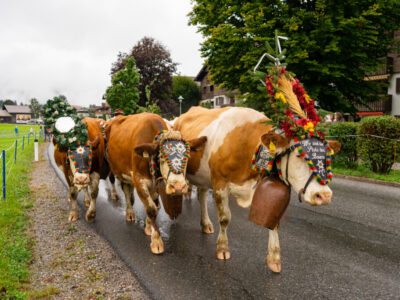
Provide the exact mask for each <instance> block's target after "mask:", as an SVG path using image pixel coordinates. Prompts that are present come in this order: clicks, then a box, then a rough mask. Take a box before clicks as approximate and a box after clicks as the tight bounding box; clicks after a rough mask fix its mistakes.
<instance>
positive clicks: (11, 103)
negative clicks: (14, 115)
mask: <svg viewBox="0 0 400 300" xmlns="http://www.w3.org/2000/svg"><path fill="white" fill-rule="evenodd" d="M0 103H1V106H3V105H17V101H15V100H10V99H6V100H0Z"/></svg>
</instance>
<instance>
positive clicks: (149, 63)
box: [111, 37, 177, 112]
mask: <svg viewBox="0 0 400 300" xmlns="http://www.w3.org/2000/svg"><path fill="white" fill-rule="evenodd" d="M130 57H133V58H134V59H135V61H136V66H137V69H138V70H139V72H140V83H139V91H140V100H139V105H141V106H145V105H146V102H147V98H146V86H149V88H150V90H151V95H152V98H151V99H150V103H155V102H156V101H157V100H158V103H159V105H160V107H161V108H164V107H165V108H164V109H163V112H166V110H168V109H169V105H168V104H169V102H168V101H166V103H165V104H162V102H164V101H165V100H168V99H169V96H170V94H171V88H172V74H173V73H174V72H175V71H176V65H177V64H176V63H174V62H173V61H172V59H171V55H170V53H169V51H168V50H167V49H166V48H165V46H164V45H162V44H161V43H160V42H159V41H156V40H155V39H154V38H151V37H144V38H142V39H141V40H140V41H139V42H138V43H137V44H136V45H135V46H134V47H133V48H132V50H131V51H130V52H129V53H122V52H120V53H119V54H118V59H117V61H116V62H115V63H113V65H112V68H111V74H116V73H117V72H119V71H120V70H122V69H124V68H125V65H126V63H127V61H128V59H129V58H130Z"/></svg>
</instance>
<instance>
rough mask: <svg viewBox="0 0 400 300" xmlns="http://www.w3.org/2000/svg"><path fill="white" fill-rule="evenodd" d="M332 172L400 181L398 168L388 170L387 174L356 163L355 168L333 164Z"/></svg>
mask: <svg viewBox="0 0 400 300" xmlns="http://www.w3.org/2000/svg"><path fill="white" fill-rule="evenodd" d="M332 172H333V174H342V175H351V176H358V177H366V178H371V179H378V180H383V181H390V182H399V183H400V170H395V171H393V170H392V171H390V173H389V174H378V173H374V172H372V171H371V170H369V169H368V168H367V167H365V166H363V165H357V167H356V168H354V169H351V168H348V167H343V166H335V165H334V164H333V168H332Z"/></svg>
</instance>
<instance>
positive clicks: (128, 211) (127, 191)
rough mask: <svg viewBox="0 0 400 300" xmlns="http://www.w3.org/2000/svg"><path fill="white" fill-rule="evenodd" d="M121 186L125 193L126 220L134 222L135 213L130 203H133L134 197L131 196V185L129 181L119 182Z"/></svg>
mask: <svg viewBox="0 0 400 300" xmlns="http://www.w3.org/2000/svg"><path fill="white" fill-rule="evenodd" d="M121 188H122V191H123V192H124V195H125V202H126V221H127V222H134V221H135V213H134V212H133V208H132V205H133V203H134V200H135V198H133V186H132V185H131V184H129V183H123V182H121Z"/></svg>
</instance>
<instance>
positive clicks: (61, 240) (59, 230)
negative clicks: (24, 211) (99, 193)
mask: <svg viewBox="0 0 400 300" xmlns="http://www.w3.org/2000/svg"><path fill="white" fill-rule="evenodd" d="M41 150H42V151H40V152H41V153H44V155H41V158H40V161H39V162H37V163H35V168H34V170H33V172H32V173H31V182H30V188H31V190H32V197H33V200H34V207H33V208H32V210H31V211H30V217H31V224H32V225H31V235H32V238H33V241H34V246H33V262H32V266H31V282H30V284H29V285H30V286H29V287H28V288H29V289H30V290H31V295H32V298H40V297H45V298H51V299H149V297H148V296H147V293H146V291H145V290H144V288H143V287H142V286H141V285H140V283H139V282H138V280H137V278H135V277H134V275H133V274H132V273H131V272H130V271H129V269H128V267H127V266H126V265H125V264H124V263H123V262H122V261H121V260H120V258H119V257H118V255H117V254H116V253H115V251H114V250H113V249H112V247H111V246H110V245H109V244H108V242H107V241H105V240H104V239H103V238H102V237H100V236H99V235H97V234H96V232H94V231H93V230H92V229H90V228H89V227H88V226H87V225H86V224H85V222H86V221H85V220H83V219H79V220H78V221H76V222H73V223H71V222H68V213H69V208H70V204H69V203H68V201H67V190H66V188H65V186H64V185H63V184H62V183H61V181H60V180H59V178H58V177H57V175H56V173H55V171H54V170H53V168H52V167H51V165H50V162H49V161H48V160H47V154H46V153H45V151H47V145H46V144H42V145H41Z"/></svg>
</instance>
